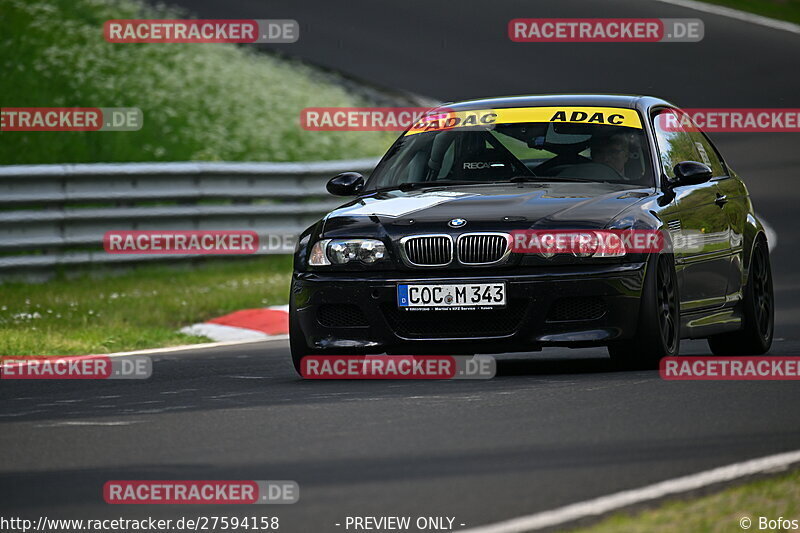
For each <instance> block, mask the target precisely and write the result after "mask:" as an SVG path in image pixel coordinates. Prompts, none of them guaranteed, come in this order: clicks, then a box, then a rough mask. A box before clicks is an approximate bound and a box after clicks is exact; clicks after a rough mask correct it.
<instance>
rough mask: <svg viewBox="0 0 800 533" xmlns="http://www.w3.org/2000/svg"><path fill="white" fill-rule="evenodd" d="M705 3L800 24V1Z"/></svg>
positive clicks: (721, 0)
mask: <svg viewBox="0 0 800 533" xmlns="http://www.w3.org/2000/svg"><path fill="white" fill-rule="evenodd" d="M705 2H707V3H709V4H719V5H721V6H726V7H732V8H734V9H739V10H741V11H747V12H749V13H755V14H757V15H763V16H765V17H771V18H774V19H779V20H788V21H789V22H795V23H797V24H800V0H705Z"/></svg>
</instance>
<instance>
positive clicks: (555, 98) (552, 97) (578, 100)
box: [439, 94, 673, 112]
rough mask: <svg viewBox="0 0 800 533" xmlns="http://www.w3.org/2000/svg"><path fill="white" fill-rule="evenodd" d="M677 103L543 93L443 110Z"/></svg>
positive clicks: (458, 104)
mask: <svg viewBox="0 0 800 533" xmlns="http://www.w3.org/2000/svg"><path fill="white" fill-rule="evenodd" d="M659 105H665V106H673V104H671V103H669V102H667V101H666V100H662V99H660V98H656V97H653V96H644V95H628V94H543V95H528V96H502V97H497V98H483V99H479V100H466V101H463V102H448V103H446V104H442V105H440V106H439V107H440V108H442V107H445V108H448V109H452V110H454V111H468V110H471V109H486V108H489V109H492V108H504V107H560V106H575V107H580V106H589V107H622V108H628V109H638V110H639V111H642V112H646V111H648V110H649V109H650V108H652V107H654V106H659Z"/></svg>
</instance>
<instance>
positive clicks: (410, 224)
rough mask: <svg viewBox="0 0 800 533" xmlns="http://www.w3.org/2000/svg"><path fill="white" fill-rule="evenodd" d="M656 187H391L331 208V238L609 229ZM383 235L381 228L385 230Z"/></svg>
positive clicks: (326, 230) (326, 229)
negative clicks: (450, 224)
mask: <svg viewBox="0 0 800 533" xmlns="http://www.w3.org/2000/svg"><path fill="white" fill-rule="evenodd" d="M652 192H653V189H650V188H632V187H631V186H626V185H620V184H607V183H567V182H560V183H520V184H513V185H495V184H487V185H481V186H465V187H459V186H451V187H446V188H445V187H440V188H436V189H423V190H412V191H408V192H402V191H389V192H384V193H378V194H376V195H374V196H368V197H362V198H359V199H357V200H355V201H352V202H349V203H347V204H345V205H343V206H341V207H339V208H338V209H335V210H333V211H332V212H330V213H329V214H328V215H327V216H326V217H325V221H324V227H323V235H324V236H325V237H339V236H342V237H343V236H349V237H358V236H367V235H374V234H375V231H376V229H377V228H383V229H384V230H385V231H386V233H388V234H389V235H392V236H393V234H396V233H398V232H399V233H419V232H426V233H429V232H440V233H447V232H452V231H454V230H453V228H451V227H448V222H449V221H451V220H453V219H464V220H466V224H464V225H463V226H461V227H457V228H456V230H458V231H459V232H463V231H498V230H513V229H555V228H561V229H588V228H603V227H605V226H607V225H608V224H609V223H610V222H612V221H613V220H614V218H615V217H616V216H617V215H618V214H619V213H621V212H622V211H624V210H625V209H626V208H628V207H629V206H631V205H633V204H634V203H636V202H639V201H641V200H642V199H643V198H645V197H648V196H650V195H651V194H652ZM379 233H380V232H379Z"/></svg>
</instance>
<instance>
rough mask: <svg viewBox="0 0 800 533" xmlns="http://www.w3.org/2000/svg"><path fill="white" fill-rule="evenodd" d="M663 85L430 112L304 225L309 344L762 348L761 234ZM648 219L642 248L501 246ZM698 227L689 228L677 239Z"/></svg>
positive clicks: (297, 285)
mask: <svg viewBox="0 0 800 533" xmlns="http://www.w3.org/2000/svg"><path fill="white" fill-rule="evenodd" d="M687 124H688V125H691V121H690V120H688V117H687V116H686V115H685V114H684V113H683V112H682V111H681V110H680V109H679V108H676V107H675V106H673V105H672V104H670V103H668V102H666V101H663V100H660V99H657V98H652V97H646V96H612V95H557V96H530V97H509V98H496V99H485V100H475V101H468V102H461V103H453V104H447V105H446V106H443V107H440V108H437V109H434V110H432V111H430V112H429V113H428V114H427V115H426V116H425V117H422V119H420V121H419V122H417V123H416V124H414V125H413V126H412V127H411V128H410V129H409V130H407V131H405V132H404V133H403V135H401V136H400V138H399V139H398V140H397V141H396V142H395V143H394V145H393V146H392V147H391V148H390V149H389V151H388V152H387V154H386V155H385V156H384V157H383V159H382V160H381V161H380V163H379V164H378V166H377V167H376V168H375V170H374V171H373V172H372V174H371V175H370V177H369V178H368V179H365V178H364V177H363V176H361V175H360V174H357V173H353V172H348V173H344V174H340V175H339V176H336V177H334V178H333V179H331V180H330V182H329V183H328V191H329V192H330V193H332V194H334V195H338V196H348V197H354V199H352V200H351V201H349V202H348V203H346V204H344V205H343V206H341V207H339V208H338V209H336V210H334V211H332V212H331V213H329V214H328V215H326V216H325V217H324V218H323V219H322V220H320V221H318V222H317V223H316V224H314V225H313V226H312V227H310V228H308V229H307V230H306V231H305V232H303V234H302V235H301V236H300V240H299V242H298V247H297V250H296V253H295V258H294V275H293V280H292V288H291V300H290V343H291V352H292V359H293V362H294V364H295V368H298V369H299V366H300V361H301V358H302V357H303V356H305V355H326V354H331V355H334V354H383V353H387V354H429V355H433V354H476V353H504V352H531V351H536V350H540V349H541V348H542V347H546V346H569V347H576V348H578V347H584V346H607V347H608V351H609V354H610V355H611V357H612V358H613V359H614V360H616V361H618V362H619V363H620V364H621V365H622V366H626V367H636V368H646V367H652V366H654V365H657V363H658V361H659V360H660V359H661V358H663V357H666V356H671V355H677V354H678V352H679V344H680V339H682V338H693V339H695V338H707V339H708V343H709V346H710V348H711V350H712V352H713V353H715V354H718V355H748V354H761V353H764V352H766V351H767V350H768V349H769V347H770V345H771V342H772V331H773V322H774V318H773V309H774V306H773V295H772V277H771V272H770V264H769V250H768V244H767V236H766V233H765V231H764V228H763V226H762V224H761V223H760V222H759V221H758V219H757V218H756V216H755V213H754V211H753V207H752V205H751V202H750V198H749V195H748V192H747V189H746V187H745V185H744V183H743V182H742V180H741V179H740V177H739V176H738V175H737V174H736V173H735V172H734V171H733V170H732V169H731V168H730V167H729V166H728V165H727V164H726V163H725V160H724V159H723V158H722V156H721V154H720V153H719V152H718V150H717V149H716V148H715V147H714V145H713V144H712V143H711V141H710V140H709V139H708V137H707V136H706V135H705V134H704V133H702V132H701V131H699V130H698V129H697V128H694V127H691V126H687ZM562 230H563V231H578V232H583V233H587V232H588V233H589V234H592V235H600V234H601V232H609V231H652V232H660V233H661V234H662V235H663V236H664V242H665V243H666V244H665V245H664V246H663V247H662V248H660V249H659V250H657V251H653V250H642V249H638V248H630V247H628V248H626V247H625V246H624V245H623V246H622V247H618V248H616V249H615V250H613V251H611V252H609V250H608V249H605V248H603V247H602V246H601V247H597V246H594V247H592V246H588V247H583V248H575V247H572V248H570V249H568V250H567V249H565V250H564V251H562V250H555V251H553V250H552V249H545V248H538V249H536V250H530V249H521V248H519V247H515V245H514V244H515V235H518V234H519V233H520V232H558V231H562ZM685 235H690V236H693V238H694V241H693V245H692V246H680V245H677V244H676V241H677V240H679V239H680V238H682V237H683V236H685Z"/></svg>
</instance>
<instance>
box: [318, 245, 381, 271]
mask: <svg viewBox="0 0 800 533" xmlns="http://www.w3.org/2000/svg"><path fill="white" fill-rule="evenodd" d="M383 259H386V246H385V245H384V244H383V242H381V241H379V240H377V239H323V240H321V241H317V242H316V243H314V246H312V247H311V253H310V255H309V257H308V264H309V265H311V266H325V265H331V264H333V265H346V264H348V263H352V262H355V261H360V262H362V263H366V264H372V263H375V262H377V261H382V260H383Z"/></svg>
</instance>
